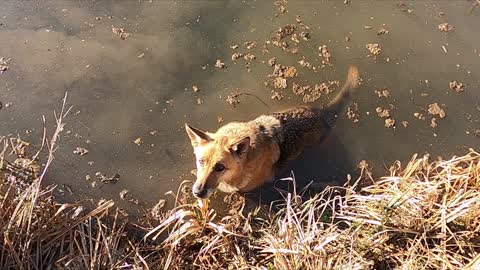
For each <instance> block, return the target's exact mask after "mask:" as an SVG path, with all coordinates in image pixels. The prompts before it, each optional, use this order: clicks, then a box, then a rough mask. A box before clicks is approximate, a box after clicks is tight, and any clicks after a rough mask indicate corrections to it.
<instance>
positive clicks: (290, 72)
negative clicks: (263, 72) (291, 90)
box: [268, 59, 298, 89]
mask: <svg viewBox="0 0 480 270" xmlns="http://www.w3.org/2000/svg"><path fill="white" fill-rule="evenodd" d="M270 60H272V59H270ZM272 62H273V60H272ZM297 75H298V71H297V68H296V67H294V66H283V65H279V64H274V68H273V73H272V74H270V75H268V77H270V78H272V79H271V84H272V85H273V87H274V88H277V89H286V88H287V86H288V85H287V78H293V77H296V76H297Z"/></svg>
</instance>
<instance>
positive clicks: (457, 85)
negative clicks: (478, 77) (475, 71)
mask: <svg viewBox="0 0 480 270" xmlns="http://www.w3.org/2000/svg"><path fill="white" fill-rule="evenodd" d="M448 86H449V88H450V90H453V91H455V92H457V93H460V92H463V91H464V90H465V85H464V84H463V83H461V82H457V81H451V82H449V83H448Z"/></svg>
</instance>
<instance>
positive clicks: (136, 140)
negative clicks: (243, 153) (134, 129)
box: [133, 137, 143, 145]
mask: <svg viewBox="0 0 480 270" xmlns="http://www.w3.org/2000/svg"><path fill="white" fill-rule="evenodd" d="M133 143H134V144H136V145H141V144H142V143H143V140H142V138H140V137H138V138H136V139H135V140H134V141H133Z"/></svg>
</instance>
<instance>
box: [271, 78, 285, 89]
mask: <svg viewBox="0 0 480 270" xmlns="http://www.w3.org/2000/svg"><path fill="white" fill-rule="evenodd" d="M272 83H273V87H275V88H277V89H285V88H287V79H285V78H282V77H275V78H274V79H273V80H272Z"/></svg>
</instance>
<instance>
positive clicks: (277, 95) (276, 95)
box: [270, 90, 283, 100]
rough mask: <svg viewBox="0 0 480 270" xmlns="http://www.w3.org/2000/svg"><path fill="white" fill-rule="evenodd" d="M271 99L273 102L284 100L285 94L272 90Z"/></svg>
mask: <svg viewBox="0 0 480 270" xmlns="http://www.w3.org/2000/svg"><path fill="white" fill-rule="evenodd" d="M270 98H271V99H272V100H281V99H283V94H282V93H281V92H278V91H275V90H272V92H271V95H270Z"/></svg>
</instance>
